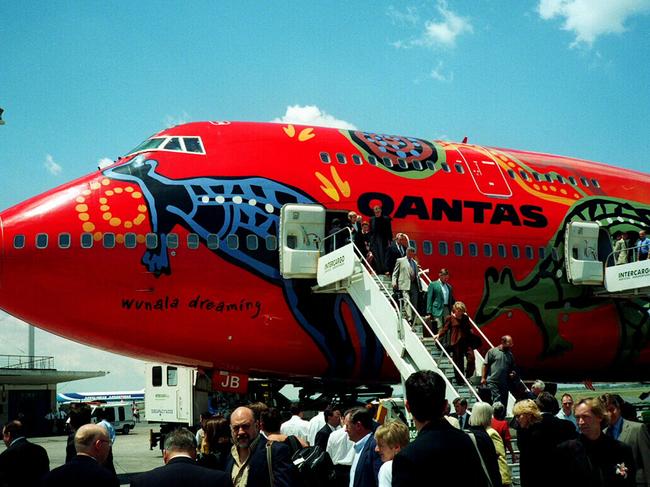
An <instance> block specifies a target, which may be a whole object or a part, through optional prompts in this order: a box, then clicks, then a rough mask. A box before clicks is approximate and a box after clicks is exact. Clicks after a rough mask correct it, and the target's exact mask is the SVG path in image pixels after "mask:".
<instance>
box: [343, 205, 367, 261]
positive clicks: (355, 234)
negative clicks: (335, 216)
mask: <svg viewBox="0 0 650 487" xmlns="http://www.w3.org/2000/svg"><path fill="white" fill-rule="evenodd" d="M347 226H348V228H349V229H350V233H351V237H352V243H354V245H355V246H356V247H357V248H358V249H359V252H361V255H363V256H364V257H365V256H366V241H365V239H364V237H363V232H362V231H361V221H360V220H359V215H357V213H356V212H355V211H349V212H348V222H347Z"/></svg>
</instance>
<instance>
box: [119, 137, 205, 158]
mask: <svg viewBox="0 0 650 487" xmlns="http://www.w3.org/2000/svg"><path fill="white" fill-rule="evenodd" d="M154 150H163V151H174V152H186V153H190V154H205V149H204V148H203V141H202V140H201V137H178V136H175V137H153V138H151V139H147V140H145V141H144V142H143V143H142V144H140V145H139V146H137V147H136V148H135V149H133V150H132V151H130V152H129V153H128V154H127V155H131V154H137V153H138V152H146V151H154Z"/></svg>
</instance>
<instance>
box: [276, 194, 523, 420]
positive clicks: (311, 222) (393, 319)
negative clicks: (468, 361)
mask: <svg viewBox="0 0 650 487" xmlns="http://www.w3.org/2000/svg"><path fill="white" fill-rule="evenodd" d="M324 227H325V209H324V208H323V207H321V206H320V205H302V204H288V205H285V206H284V207H283V208H282V214H281V218H280V239H281V242H280V244H279V247H280V272H281V274H282V276H283V277H285V278H293V279H296V278H303V279H316V282H317V284H316V285H315V286H313V288H312V291H313V292H314V293H347V294H348V295H349V296H350V297H351V298H352V300H353V301H354V302H355V304H356V305H357V307H358V308H359V310H360V311H361V313H363V316H364V317H365V319H366V321H367V322H368V323H369V325H370V326H371V328H372V330H373V332H374V333H375V335H376V336H377V338H378V339H379V341H380V342H381V344H382V346H383V347H384V349H385V350H386V353H387V354H388V356H389V357H390V358H391V360H392V361H393V363H394V364H395V366H396V368H397V370H398V371H399V373H400V376H401V377H402V382H403V381H404V380H406V379H407V378H408V377H409V376H410V375H411V374H412V373H413V372H416V371H419V370H433V371H435V372H437V373H439V374H440V375H441V376H442V377H443V378H444V380H445V383H446V386H447V390H446V398H447V400H448V401H449V402H450V403H451V402H452V401H453V400H454V399H455V398H457V397H462V398H465V399H466V400H467V402H468V406H469V407H470V408H471V407H472V406H473V404H474V403H476V402H477V401H480V398H479V395H478V392H477V390H476V388H475V387H474V386H473V385H472V383H478V381H477V380H476V379H475V380H472V381H470V380H468V379H467V378H465V377H464V375H463V374H462V373H461V372H460V371H459V370H458V368H457V367H456V365H455V363H454V362H453V360H452V359H451V357H450V355H449V353H448V352H447V350H446V349H445V347H443V346H442V344H441V343H440V341H438V340H437V339H435V340H434V339H433V338H424V339H423V338H422V331H423V330H427V331H428V333H429V335H430V336H433V335H434V333H433V332H432V330H431V329H430V328H429V326H428V325H427V323H426V322H425V320H424V319H423V318H422V316H421V315H420V314H419V313H418V312H417V310H416V309H415V308H413V306H412V305H411V304H410V303H408V302H406V301H402V300H400V302H399V303H398V302H397V301H395V299H393V293H392V286H391V285H390V284H388V286H387V285H386V284H385V283H384V279H383V278H382V277H383V276H378V275H377V274H376V273H375V272H374V271H373V270H372V267H371V266H370V264H369V263H368V261H367V260H366V259H365V257H364V255H363V253H361V252H360V251H359V249H358V248H356V247H355V246H354V244H352V243H350V242H351V234H350V230H349V228H343V229H341V230H340V231H339V232H337V233H335V234H333V235H329V236H327V237H322V235H323V229H324ZM338 242H340V243H344V242H345V243H344V244H343V245H342V246H339V245H337V243H338ZM337 247H338V248H337ZM325 249H327V252H326V250H325ZM420 279H421V284H422V289H426V288H427V286H428V285H429V282H430V280H429V277H428V276H427V274H426V272H425V271H421V272H420ZM404 306H411V311H412V313H413V316H415V318H414V327H413V328H412V327H411V325H410V324H409V323H408V321H407V320H406V319H405V318H404V317H403V311H404V309H403V308H404ZM470 322H471V324H472V326H473V327H474V330H475V332H476V333H477V334H478V335H479V336H481V338H482V339H483V340H485V343H486V344H487V345H489V347H493V344H492V343H491V342H490V340H489V339H488V338H487V337H486V336H485V334H484V333H483V332H482V331H481V330H480V328H479V327H478V326H477V325H476V323H474V321H473V320H472V319H471V318H470ZM416 331H417V332H416ZM474 354H475V364H476V372H475V375H477V376H480V374H481V371H482V369H483V363H484V357H483V356H482V355H481V354H480V352H478V351H477V350H475V351H474ZM455 371H457V372H458V374H459V376H460V377H462V378H463V379H462V383H461V384H459V385H458V384H456V385H455V384H454V382H455V380H454V376H455V373H454V372H455ZM514 401H515V400H514V397H513V396H512V394H510V397H509V400H508V404H507V405H506V407H507V410H508V412H511V411H512V406H513V405H514Z"/></svg>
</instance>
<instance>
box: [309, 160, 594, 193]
mask: <svg viewBox="0 0 650 487" xmlns="http://www.w3.org/2000/svg"><path fill="white" fill-rule="evenodd" d="M335 157H336V161H337V162H338V163H339V164H347V163H348V159H347V156H346V155H345V154H343V153H341V152H338V153H336V154H335ZM320 160H321V161H322V162H323V163H325V164H331V162H332V158H331V157H330V154H329V153H328V152H321V153H320ZM352 162H353V163H354V164H356V165H357V166H360V165H361V164H363V158H362V157H361V156H360V155H359V154H352ZM368 164H370V165H371V166H377V165H378V164H383V165H384V166H386V167H393V166H394V163H393V160H392V159H391V158H390V157H382V158H381V160H380V159H378V158H376V157H375V156H368ZM411 164H412V166H413V169H417V170H418V171H422V170H424V169H425V166H426V167H427V168H429V169H431V170H432V171H435V169H436V163H435V162H434V161H431V160H427V161H419V160H417V159H413V160H412V161H411ZM397 165H398V166H399V167H401V168H402V169H408V168H409V163H408V162H407V161H406V160H405V159H397ZM439 165H440V168H441V169H442V170H443V171H444V172H451V167H450V165H449V164H447V163H446V162H441V163H440V164H439ZM453 167H454V170H455V171H456V172H457V173H458V174H465V166H463V164H461V163H460V162H456V163H454V164H453ZM508 175H509V176H510V178H511V179H516V178H517V174H516V173H515V171H514V169H508ZM519 175H520V177H521V179H523V180H524V181H530V180H531V176H530V175H529V174H528V173H527V172H526V171H524V170H523V169H519ZM532 179H534V180H535V181H537V182H540V183H541V182H547V183H553V182H555V181H557V182H558V183H560V184H567V180H568V183H570V184H572V185H573V186H577V185H578V180H577V179H576V178H575V177H573V176H568V177H567V178H565V177H564V176H561V175H560V174H556V175H555V178H554V177H553V176H551V175H550V174H540V173H538V172H535V171H533V172H532ZM579 180H580V184H582V186H584V187H585V188H588V187H589V184H590V181H591V185H592V186H594V187H595V188H600V183H599V182H598V180H597V179H595V178H591V180H589V179H587V178H586V177H584V176H580V178H579Z"/></svg>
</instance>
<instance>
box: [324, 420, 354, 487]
mask: <svg viewBox="0 0 650 487" xmlns="http://www.w3.org/2000/svg"><path fill="white" fill-rule="evenodd" d="M350 416H351V411H346V412H345V417H344V418H343V427H342V428H340V429H337V430H336V431H333V432H332V434H330V437H329V438H328V439H327V453H329V456H330V458H331V459H332V463H333V464H334V472H335V473H336V478H335V479H334V480H335V482H334V485H335V486H336V487H348V485H349V483H350V466H351V465H352V460H353V459H354V443H353V442H352V441H350V438H349V437H348V432H347V425H348V424H349V422H350Z"/></svg>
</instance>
